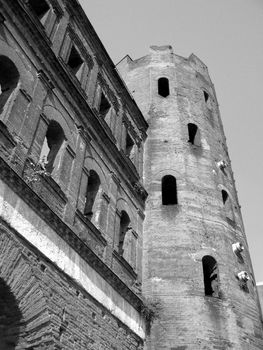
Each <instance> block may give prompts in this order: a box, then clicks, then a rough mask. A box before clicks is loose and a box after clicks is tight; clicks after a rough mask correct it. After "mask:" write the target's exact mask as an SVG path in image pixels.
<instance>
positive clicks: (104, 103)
mask: <svg viewBox="0 0 263 350" xmlns="http://www.w3.org/2000/svg"><path fill="white" fill-rule="evenodd" d="M110 108H111V105H110V103H109V101H108V100H107V98H106V97H105V95H104V94H103V93H101V99H100V106H99V114H100V116H101V117H102V118H105V117H106V115H107V114H108V112H109V110H110Z"/></svg>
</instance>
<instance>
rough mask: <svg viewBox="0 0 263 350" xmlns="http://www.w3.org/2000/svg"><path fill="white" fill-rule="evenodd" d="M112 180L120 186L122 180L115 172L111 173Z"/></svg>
mask: <svg viewBox="0 0 263 350" xmlns="http://www.w3.org/2000/svg"><path fill="white" fill-rule="evenodd" d="M111 178H112V180H113V181H114V182H115V183H116V185H117V186H119V185H120V183H121V180H120V178H119V177H118V176H117V175H116V174H115V173H114V172H111Z"/></svg>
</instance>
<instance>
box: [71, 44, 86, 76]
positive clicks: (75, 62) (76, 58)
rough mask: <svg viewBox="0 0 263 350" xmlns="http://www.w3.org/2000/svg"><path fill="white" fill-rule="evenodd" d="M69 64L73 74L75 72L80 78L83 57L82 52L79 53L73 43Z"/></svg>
mask: <svg viewBox="0 0 263 350" xmlns="http://www.w3.org/2000/svg"><path fill="white" fill-rule="evenodd" d="M67 64H68V66H69V67H70V69H71V70H72V72H73V74H75V75H76V77H77V78H78V79H79V80H80V79H81V72H82V64H83V59H82V58H81V57H80V54H79V53H78V51H77V49H76V48H75V46H74V45H72V48H71V51H70V54H69V58H68V63H67Z"/></svg>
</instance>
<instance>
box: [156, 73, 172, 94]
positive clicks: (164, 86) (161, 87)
mask: <svg viewBox="0 0 263 350" xmlns="http://www.w3.org/2000/svg"><path fill="white" fill-rule="evenodd" d="M158 94H159V95H160V96H162V97H167V96H168V95H169V94H170V89H169V80H168V79H167V78H160V79H159V80H158Z"/></svg>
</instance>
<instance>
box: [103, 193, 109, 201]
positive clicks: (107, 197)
mask: <svg viewBox="0 0 263 350" xmlns="http://www.w3.org/2000/svg"><path fill="white" fill-rule="evenodd" d="M102 197H103V198H104V199H105V200H106V202H107V203H110V197H109V196H108V195H107V193H106V192H103V193H102Z"/></svg>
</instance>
